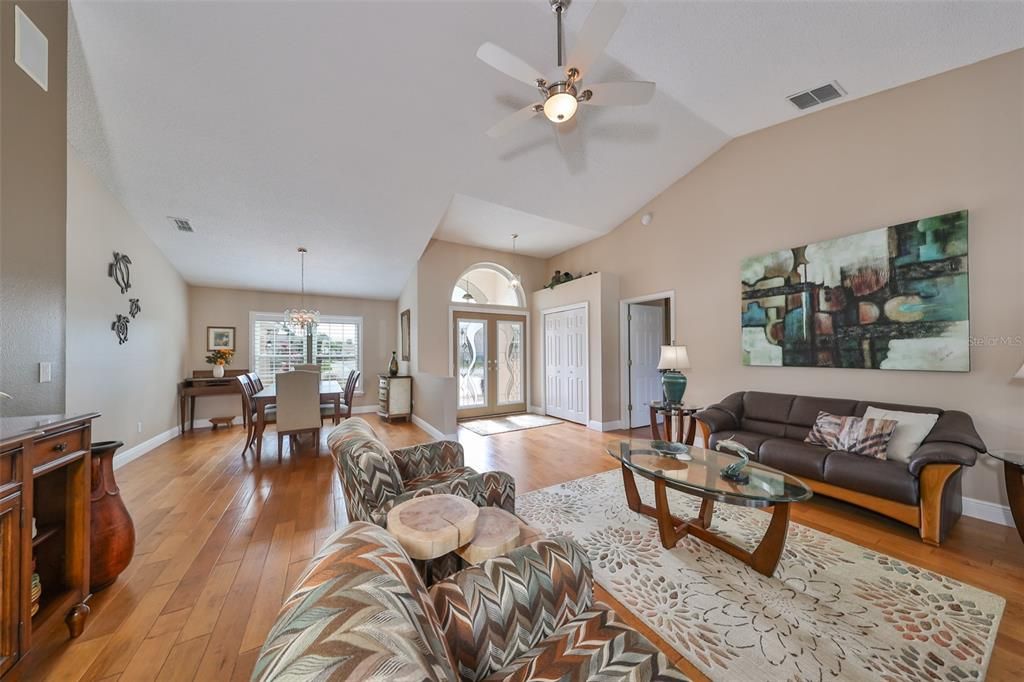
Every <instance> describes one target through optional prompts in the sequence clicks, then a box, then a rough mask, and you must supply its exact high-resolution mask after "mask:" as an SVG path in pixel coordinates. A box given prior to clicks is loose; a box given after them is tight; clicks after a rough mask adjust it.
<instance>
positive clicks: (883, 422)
mask: <svg viewBox="0 0 1024 682" xmlns="http://www.w3.org/2000/svg"><path fill="white" fill-rule="evenodd" d="M896 423H897V422H896V420H895V419H869V418H868V417H843V426H842V429H840V432H839V447H840V448H841V449H842V450H844V451H846V452H849V453H850V454H853V455H864V456H865V457H873V458H874V459H886V454H887V453H886V451H887V449H888V447H889V441H890V440H891V439H892V434H893V433H894V432H895V430H896Z"/></svg>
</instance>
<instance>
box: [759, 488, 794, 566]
mask: <svg viewBox="0 0 1024 682" xmlns="http://www.w3.org/2000/svg"><path fill="white" fill-rule="evenodd" d="M788 533H789V503H788V502H779V503H778V504H776V505H775V507H774V508H773V510H772V521H771V523H769V524H768V531H767V532H766V533H765V534H764V538H762V539H761V544H759V545H758V546H757V549H755V550H754V552H753V554H751V555H750V561H749V563H750V567H751V568H753V569H754V570H755V571H757V572H758V573H760V574H762V575H767V576H771V575H772V573H774V572H775V567H776V566H778V565H779V559H780V558H781V557H782V550H783V549H784V548H785V547H786V535H787V534H788Z"/></svg>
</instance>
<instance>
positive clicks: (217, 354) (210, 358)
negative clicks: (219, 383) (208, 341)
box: [206, 349, 235, 379]
mask: <svg viewBox="0 0 1024 682" xmlns="http://www.w3.org/2000/svg"><path fill="white" fill-rule="evenodd" d="M234 355H235V351H233V350H226V349H225V350H215V351H212V352H211V353H210V354H209V355H207V356H206V364H208V365H213V376H215V377H216V378H218V379H220V378H221V377H223V376H224V365H230V364H231V358H232V357H234Z"/></svg>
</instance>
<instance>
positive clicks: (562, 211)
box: [68, 0, 1024, 298]
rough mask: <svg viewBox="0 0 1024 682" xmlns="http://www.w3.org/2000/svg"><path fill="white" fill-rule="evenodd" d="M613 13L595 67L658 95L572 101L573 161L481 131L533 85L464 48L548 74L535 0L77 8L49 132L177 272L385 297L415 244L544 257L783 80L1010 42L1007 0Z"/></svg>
mask: <svg viewBox="0 0 1024 682" xmlns="http://www.w3.org/2000/svg"><path fill="white" fill-rule="evenodd" d="M628 4H629V5H630V9H629V12H628V13H627V15H626V18H625V19H624V21H623V24H622V26H621V27H620V29H619V31H618V33H616V35H615V36H614V37H613V39H612V42H611V44H610V45H609V48H608V54H607V57H606V58H605V59H603V60H602V61H600V62H599V63H598V64H596V65H595V67H594V69H593V71H592V77H591V79H590V81H591V82H595V81H599V80H612V79H622V78H633V77H636V78H640V79H644V80H654V81H657V83H658V92H657V94H656V96H655V99H654V100H653V102H652V103H651V104H650V105H648V106H646V107H637V108H632V107H627V108H618V109H611V108H607V109H605V108H602V109H598V108H590V107H588V108H586V110H585V111H583V115H584V116H583V118H581V119H580V125H581V132H582V134H583V138H584V140H585V147H584V153H583V154H582V156H579V157H576V158H573V159H569V160H566V159H564V158H563V157H562V156H561V155H560V154H559V153H558V150H557V147H556V146H555V144H554V141H553V134H552V131H551V129H550V124H548V123H546V122H545V120H544V119H543V118H542V117H538V118H536V119H534V120H533V121H531V122H530V123H528V124H527V125H525V126H524V127H523V128H522V129H520V130H519V131H517V132H515V133H513V134H511V135H509V136H508V137H506V138H503V139H500V140H491V139H489V138H487V137H485V136H484V131H485V130H486V129H487V128H489V127H490V126H491V125H493V124H494V123H495V122H497V121H498V120H499V119H500V118H502V117H503V116H505V115H507V114H508V113H511V112H512V111H514V110H515V109H518V108H521V107H522V106H525V105H526V104H529V103H530V102H531V101H533V100H534V99H535V94H534V91H533V90H531V89H530V88H529V87H527V86H524V85H522V84H521V83H518V82H516V81H514V80H512V79H510V78H508V77H506V76H504V75H502V74H501V73H498V72H497V71H494V70H492V69H491V68H490V67H488V66H486V65H484V64H483V63H481V62H479V61H478V60H477V59H476V58H475V56H474V54H475V52H476V49H477V47H478V46H479V45H480V44H481V43H482V42H485V41H493V42H496V43H498V44H500V45H502V46H503V47H506V48H507V49H509V50H511V51H513V52H515V53H516V54H518V55H520V56H521V57H523V58H524V59H526V60H527V61H528V62H531V63H532V64H534V65H535V66H537V67H538V68H540V69H541V70H542V71H545V72H551V73H552V75H554V72H556V71H557V69H555V68H553V67H554V20H553V16H552V14H551V11H550V9H549V8H548V0H509V1H505V2H479V1H477V2H470V1H468V0H467V1H461V2H458V1H453V0H438V1H436V2H435V1H428V0H418V1H417V0H413V1H406V2H396V1H392V2H384V1H381V0H373V1H366V2H351V1H350V2H333V3H325V2H319V3H307V2H284V1H280V2H248V3H241V2H232V1H225V2H181V1H156V0H150V1H145V0H136V1H135V2H130V3H129V2H99V1H95V0H72V26H71V30H70V32H71V41H70V42H71V45H70V66H69V68H70V86H69V129H68V137H69V140H70V142H71V144H72V145H73V146H74V147H75V148H76V149H77V150H78V151H79V153H80V154H81V155H82V157H83V158H84V160H85V161H86V162H87V163H88V164H89V165H90V166H91V167H93V168H94V169H96V171H97V172H98V173H100V175H101V176H102V177H103V178H104V180H105V181H106V183H107V184H108V186H110V188H111V189H112V190H113V191H114V192H115V194H116V195H117V196H118V197H119V198H120V200H121V201H122V203H124V205H125V206H126V207H127V208H128V210H129V211H130V212H131V213H132V215H133V216H134V217H135V218H136V220H138V221H139V223H140V224H141V225H142V226H143V227H144V228H145V229H146V230H147V232H148V233H149V234H150V236H151V237H152V238H153V239H154V241H155V242H156V243H157V245H158V246H159V247H160V249H161V250H162V251H163V252H164V253H165V254H166V255H167V256H168V258H169V259H170V260H171V262H172V263H173V264H174V265H175V267H177V268H178V270H179V271H180V272H181V273H182V275H183V276H184V277H185V279H186V280H187V281H189V282H191V283H194V284H205V285H214V286H234V287H244V288H259V289H268V290H284V291H294V290H296V289H297V287H298V257H297V256H296V255H295V252H294V249H295V247H297V246H298V245H300V244H301V245H304V246H306V247H308V248H309V249H310V254H309V257H308V259H307V288H308V289H310V290H311V291H315V292H319V293H328V294H339V295H350V296H366V297H377V298H394V297H396V296H397V295H398V293H399V291H400V290H401V287H402V285H403V284H404V282H405V280H406V278H407V277H408V274H409V273H410V272H411V270H412V267H413V265H414V264H415V262H416V260H417V259H418V258H419V255H420V254H421V253H422V251H423V249H424V247H425V246H426V244H427V242H428V241H429V239H430V238H431V236H435V235H436V236H437V237H438V238H442V239H447V240H450V241H457V242H461V243H467V244H474V245H478V246H486V247H492V248H497V249H501V250H505V251H508V250H510V248H511V237H510V235H511V233H513V232H518V233H519V234H520V235H521V237H520V239H519V242H518V250H519V251H520V252H522V253H528V254H532V255H537V256H541V257H546V256H551V255H554V254H556V253H558V252H560V251H562V250H564V249H566V248H570V247H572V246H574V245H576V244H580V243H583V242H585V241H588V240H590V239H593V238H594V237H596V236H599V235H601V234H603V233H605V232H608V231H609V230H611V229H612V228H614V227H615V226H616V225H618V224H619V223H620V222H621V221H622V220H624V219H625V218H627V217H628V216H630V215H631V214H633V213H634V212H635V211H636V210H638V209H639V208H641V207H642V206H643V204H644V203H645V202H646V201H648V200H649V199H650V198H652V197H653V196H655V195H657V194H658V193H659V192H661V191H662V190H664V189H665V188H666V187H668V186H669V185H670V184H672V183H673V182H674V181H675V180H677V179H678V178H679V177H681V176H682V175H685V174H686V173H687V172H689V171H690V170H691V169H693V168H694V167H695V166H696V165H698V164H699V163H700V162H701V161H703V160H704V159H706V158H707V157H708V156H709V155H711V154H712V153H714V152H715V151H716V150H717V149H718V148H720V147H721V146H722V145H723V144H725V143H726V142H727V141H728V140H729V139H731V138H732V137H734V136H737V135H741V134H744V133H747V132H750V131H752V130H757V129H760V128H763V127H766V126H770V125H773V124H776V123H779V122H781V121H784V120H787V119H790V118H794V117H796V116H798V115H802V114H801V112H799V111H797V110H796V109H795V108H794V107H793V106H792V105H791V104H789V103H788V102H787V101H786V100H785V96H786V95H789V94H792V93H794V92H797V91H800V90H804V89H807V88H810V87H815V86H818V85H821V84H823V83H825V82H828V81H831V80H834V79H835V80H838V81H839V82H840V83H841V84H842V85H843V87H844V88H845V89H846V90H847V91H848V92H849V97H848V98H846V99H853V98H856V97H861V96H864V95H867V94H871V93H874V92H878V91H880V90H884V89H887V88H890V87H894V86H897V85H900V84H902V83H907V82H910V81H913V80H917V79H920V78H923V77H926V76H929V75H933V74H936V73H940V72H942V71H946V70H949V69H951V68H954V67H957V66H961V65H965V64H969V63H973V62H975V61H978V60H981V59H984V58H987V57H990V56H993V55H996V54H1000V53H1003V52H1007V51H1009V50H1012V49H1016V48H1020V47H1024V3H1021V2H1014V1H1010V2H962V1H961V2H916V1H908V2H899V1H883V2H861V1H849V2H819V3H815V2H788V1H787V2H726V1H722V2H684V1H682V0H680V1H676V2H665V1H662V2H656V1H639V0H638V1H635V2H630V3H628ZM591 5H592V3H590V2H585V1H584V0H575V1H574V2H573V6H572V8H571V9H570V11H569V13H568V15H567V23H568V27H569V29H570V32H572V31H574V30H576V29H578V27H579V26H580V24H581V23H582V21H583V19H584V18H585V17H586V14H587V12H588V11H589V8H590V6H591ZM569 45H570V47H571V45H572V35H571V34H570V36H569ZM951 96H955V93H951ZM842 101H846V100H840V102H842ZM834 105H835V104H833V105H832V106H834ZM825 106H830V105H825ZM820 108H824V107H819V109H820ZM812 111H814V110H812ZM169 215H173V216H183V217H187V218H190V219H191V220H192V221H193V223H194V225H195V228H196V233H195V234H192V235H187V234H182V233H179V232H177V231H175V230H174V228H173V226H172V225H171V224H170V223H169V222H168V221H167V219H166V216H169Z"/></svg>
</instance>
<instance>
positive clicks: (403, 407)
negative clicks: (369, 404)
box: [377, 374, 412, 422]
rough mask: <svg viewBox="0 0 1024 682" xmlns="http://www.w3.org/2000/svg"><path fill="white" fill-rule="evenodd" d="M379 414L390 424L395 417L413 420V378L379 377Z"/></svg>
mask: <svg viewBox="0 0 1024 682" xmlns="http://www.w3.org/2000/svg"><path fill="white" fill-rule="evenodd" d="M377 414H378V415H380V416H381V418H383V419H387V420H388V421H389V422H390V421H391V420H392V419H394V418H395V417H404V418H405V419H406V421H408V420H410V419H412V377H407V376H401V377H393V376H389V375H387V374H378V375H377Z"/></svg>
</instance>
